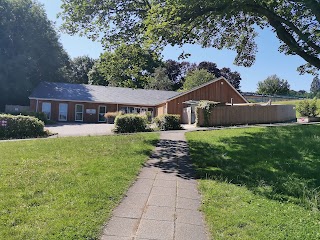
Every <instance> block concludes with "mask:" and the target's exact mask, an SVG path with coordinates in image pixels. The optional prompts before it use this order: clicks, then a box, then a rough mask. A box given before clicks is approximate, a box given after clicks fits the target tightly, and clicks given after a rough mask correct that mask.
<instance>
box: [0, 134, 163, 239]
mask: <svg viewBox="0 0 320 240" xmlns="http://www.w3.org/2000/svg"><path fill="white" fill-rule="evenodd" d="M158 137H159V136H158V134H154V133H148V134H135V135H128V136H108V137H106V136H103V137H78V138H57V139H45V140H31V141H18V142H0V153H1V159H0V239H6V240H10V239H15V240H16V239H19V240H20V239H28V240H29V239H59V240H62V239H68V240H69V239H98V237H99V234H100V231H101V228H102V226H103V224H104V223H105V222H106V220H107V219H108V218H109V217H110V214H111V211H112V209H113V208H114V207H115V206H116V205H117V204H118V203H119V201H120V200H121V198H122V196H123V194H124V193H125V192H126V190H127V188H128V187H129V186H130V184H131V183H132V182H133V180H134V179H135V177H136V175H137V173H138V172H139V169H140V168H141V166H142V164H143V163H144V162H145V160H146V159H147V158H148V156H149V154H150V153H151V151H152V150H153V148H154V145H155V143H156V142H157V140H158Z"/></svg>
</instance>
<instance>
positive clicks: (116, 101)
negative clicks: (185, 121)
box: [29, 77, 247, 123]
mask: <svg viewBox="0 0 320 240" xmlns="http://www.w3.org/2000/svg"><path fill="white" fill-rule="evenodd" d="M29 99H30V109H31V111H35V112H44V113H45V114H46V115H47V117H48V119H51V120H53V121H61V122H88V123H94V122H105V117H104V115H105V113H106V112H116V111H123V112H125V113H144V112H150V113H151V115H152V116H153V117H156V116H159V115H162V114H166V113H168V114H179V115H180V116H183V114H184V113H185V112H186V107H187V105H186V103H188V102H190V101H199V100H209V101H216V102H224V103H227V102H231V101H232V102H233V103H247V100H246V99H245V98H244V97H243V96H242V95H241V94H240V93H239V92H238V91H237V90H236V89H235V88H234V87H233V86H232V85H231V84H230V83H229V82H228V81H227V80H226V79H225V78H223V77H220V78H217V79H215V80H213V81H210V82H208V83H205V84H203V85H201V86H198V87H195V88H193V89H191V90H190V91H187V92H174V91H160V90H147V89H131V88H122V87H109V86H96V85H85V84H70V83H56V82H42V83H40V84H39V85H38V86H37V87H36V88H35V89H34V91H33V92H32V94H31V95H30V97H29Z"/></svg>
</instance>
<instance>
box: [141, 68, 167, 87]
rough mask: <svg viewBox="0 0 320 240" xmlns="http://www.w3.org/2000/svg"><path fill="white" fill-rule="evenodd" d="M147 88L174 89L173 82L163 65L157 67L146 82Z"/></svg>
mask: <svg viewBox="0 0 320 240" xmlns="http://www.w3.org/2000/svg"><path fill="white" fill-rule="evenodd" d="M146 88H147V89H155V90H165V91H172V90H173V82H172V81H171V80H170V79H169V77H168V74H167V71H166V69H165V68H163V67H158V68H156V69H155V71H154V73H153V74H151V76H150V77H149V79H148V82H147V84H146Z"/></svg>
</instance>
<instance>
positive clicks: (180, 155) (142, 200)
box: [101, 131, 209, 240]
mask: <svg viewBox="0 0 320 240" xmlns="http://www.w3.org/2000/svg"><path fill="white" fill-rule="evenodd" d="M184 133H185V131H176V132H162V133H161V137H160V141H159V143H158V145H157V147H156V150H155V151H154V153H153V155H152V156H151V158H150V159H149V160H148V162H147V163H146V165H145V167H144V168H143V169H142V171H141V173H140V175H139V177H138V179H137V181H136V182H135V183H134V184H133V185H132V186H131V188H129V190H128V192H127V195H126V197H125V198H124V199H123V201H122V202H121V204H120V205H119V206H118V207H117V208H116V209H115V210H114V211H113V215H112V218H111V219H110V221H109V222H108V223H107V224H106V226H105V228H104V230H103V235H102V237H101V240H207V239H209V238H208V234H207V232H206V227H205V223H204V219H203V215H202V213H201V212H199V210H198V209H199V207H200V205H201V198H200V195H199V193H198V190H197V181H196V180H195V179H194V172H193V169H192V166H191V164H190V161H189V157H188V146H187V143H186V141H185V137H184Z"/></svg>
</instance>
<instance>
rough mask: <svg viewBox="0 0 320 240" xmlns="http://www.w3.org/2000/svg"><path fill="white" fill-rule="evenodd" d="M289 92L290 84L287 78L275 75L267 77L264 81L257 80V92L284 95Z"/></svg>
mask: <svg viewBox="0 0 320 240" xmlns="http://www.w3.org/2000/svg"><path fill="white" fill-rule="evenodd" d="M289 92H290V85H289V83H288V81H287V80H284V79H282V80H281V79H280V78H279V77H278V76H277V75H272V76H269V77H267V79H265V80H264V81H261V82H258V90H257V93H259V94H270V95H286V94H289Z"/></svg>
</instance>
